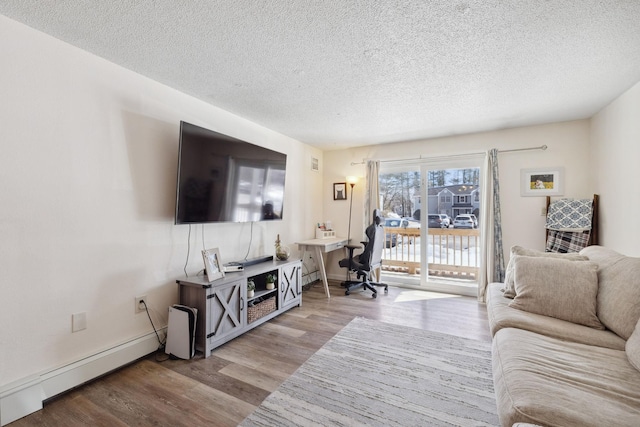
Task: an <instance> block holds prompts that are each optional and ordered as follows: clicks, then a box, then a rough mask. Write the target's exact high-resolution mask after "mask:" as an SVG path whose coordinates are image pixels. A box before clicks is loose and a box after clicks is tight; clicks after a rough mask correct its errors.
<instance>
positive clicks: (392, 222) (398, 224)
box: [384, 218, 409, 248]
mask: <svg viewBox="0 0 640 427" xmlns="http://www.w3.org/2000/svg"><path fill="white" fill-rule="evenodd" d="M408 225H409V221H407V220H406V219H401V218H385V220H384V226H385V228H407V226H408ZM384 241H385V246H386V247H387V248H393V247H394V246H396V245H397V244H398V235H397V234H396V233H386V235H385V238H384Z"/></svg>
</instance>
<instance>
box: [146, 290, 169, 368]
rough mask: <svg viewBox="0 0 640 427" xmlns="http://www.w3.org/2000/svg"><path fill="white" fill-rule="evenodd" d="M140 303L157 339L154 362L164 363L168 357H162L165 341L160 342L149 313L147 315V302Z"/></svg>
mask: <svg viewBox="0 0 640 427" xmlns="http://www.w3.org/2000/svg"><path fill="white" fill-rule="evenodd" d="M140 303H141V304H142V305H144V311H145V312H146V313H147V317H148V318H149V322H151V327H153V332H155V334H156V337H157V338H158V348H157V350H156V362H164V361H165V360H167V359H169V355H164V352H163V350H164V346H165V344H166V343H167V340H166V338H165V340H164V341H162V339H160V334H159V333H158V330H157V329H156V325H154V324H153V320H152V319H151V313H149V307H148V306H147V302H146V301H145V300H142V301H140ZM159 355H163V356H159Z"/></svg>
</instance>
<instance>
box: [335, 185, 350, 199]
mask: <svg viewBox="0 0 640 427" xmlns="http://www.w3.org/2000/svg"><path fill="white" fill-rule="evenodd" d="M333 200H347V183H346V182H336V183H334V184H333Z"/></svg>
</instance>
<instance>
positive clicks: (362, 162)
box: [351, 144, 548, 166]
mask: <svg viewBox="0 0 640 427" xmlns="http://www.w3.org/2000/svg"><path fill="white" fill-rule="evenodd" d="M547 148H548V147H547V146H546V144H545V145H541V146H539V147H528V148H513V149H511V150H498V153H513V152H515V151H531V150H542V151H544V150H546V149H547ZM479 154H485V153H467V154H452V155H449V156H435V157H422V155H420V157H414V158H411V159H396V160H380V163H388V162H408V161H411V160H423V159H424V160H437V159H450V158H452V157H463V156H474V155H479ZM365 162H366V161H365V160H362V161H361V162H351V166H355V165H363V164H365Z"/></svg>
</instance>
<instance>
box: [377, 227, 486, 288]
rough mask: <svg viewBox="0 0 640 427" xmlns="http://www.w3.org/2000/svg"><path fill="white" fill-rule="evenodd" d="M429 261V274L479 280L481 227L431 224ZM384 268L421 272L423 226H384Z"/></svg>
mask: <svg viewBox="0 0 640 427" xmlns="http://www.w3.org/2000/svg"><path fill="white" fill-rule="evenodd" d="M426 239H427V245H426V247H427V262H428V265H429V275H430V276H442V277H451V278H459V279H469V280H476V279H477V277H478V269H479V267H480V231H479V230H477V229H472V230H468V229H457V228H429V230H428V234H427V236H426ZM384 248H385V249H384V251H383V255H382V269H383V270H386V271H394V272H405V273H407V274H419V273H420V249H421V248H420V229H419V228H392V227H385V245H384Z"/></svg>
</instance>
